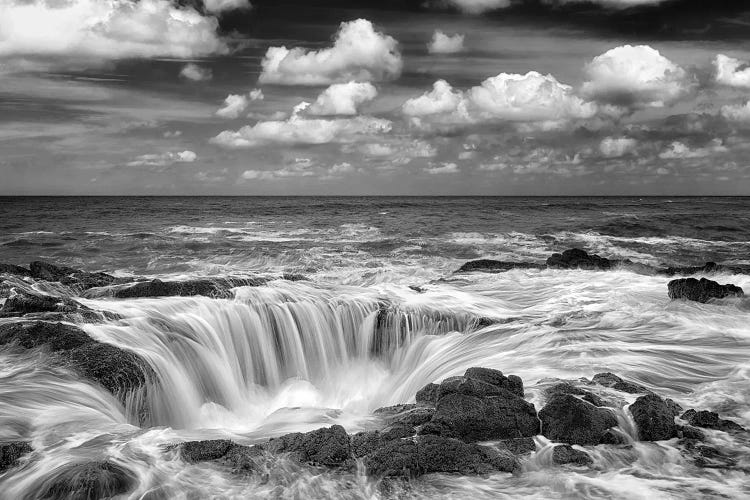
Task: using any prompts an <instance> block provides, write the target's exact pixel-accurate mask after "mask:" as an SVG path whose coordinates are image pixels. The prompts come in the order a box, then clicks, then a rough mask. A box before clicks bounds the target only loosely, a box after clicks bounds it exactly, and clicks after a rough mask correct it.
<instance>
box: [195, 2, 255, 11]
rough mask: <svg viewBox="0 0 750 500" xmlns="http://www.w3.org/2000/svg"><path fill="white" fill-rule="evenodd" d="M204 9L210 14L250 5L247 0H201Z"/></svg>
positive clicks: (244, 7)
mask: <svg viewBox="0 0 750 500" xmlns="http://www.w3.org/2000/svg"><path fill="white" fill-rule="evenodd" d="M203 5H204V6H205V8H206V11H208V12H210V13H212V14H218V13H221V12H227V11H230V10H242V9H249V8H250V7H252V5H251V4H250V2H249V0H203Z"/></svg>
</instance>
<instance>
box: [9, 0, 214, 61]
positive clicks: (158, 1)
mask: <svg viewBox="0 0 750 500" xmlns="http://www.w3.org/2000/svg"><path fill="white" fill-rule="evenodd" d="M217 28H218V21H217V20H216V18H214V17H211V16H204V15H202V14H200V13H199V12H197V11H196V10H194V9H193V8H190V7H176V6H175V5H173V4H172V2H171V1H169V0H141V1H139V2H135V1H133V0H66V1H45V0H4V1H3V2H1V3H0V58H19V59H24V58H26V59H28V58H41V59H45V60H47V61H48V63H49V64H53V65H62V64H64V63H65V62H66V60H84V61H97V62H99V61H106V60H113V59H124V58H139V57H156V56H170V57H179V58H188V57H195V56H200V55H208V54H213V53H225V52H227V51H228V48H227V46H226V44H225V43H224V42H223V41H222V40H221V39H220V38H219V37H218V35H217V34H216V31H217ZM60 58H64V59H65V60H63V61H61V60H60Z"/></svg>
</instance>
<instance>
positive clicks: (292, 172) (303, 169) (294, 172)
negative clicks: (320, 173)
mask: <svg viewBox="0 0 750 500" xmlns="http://www.w3.org/2000/svg"><path fill="white" fill-rule="evenodd" d="M313 166H314V163H313V162H312V161H311V160H309V159H308V158H295V159H294V162H293V163H291V164H289V165H286V166H284V167H283V168H280V169H278V170H254V169H251V170H245V171H244V172H242V175H241V176H240V179H241V180H256V179H257V180H266V181H269V180H274V179H286V178H289V177H312V176H314V175H315V171H314V170H312V168H311V167H313Z"/></svg>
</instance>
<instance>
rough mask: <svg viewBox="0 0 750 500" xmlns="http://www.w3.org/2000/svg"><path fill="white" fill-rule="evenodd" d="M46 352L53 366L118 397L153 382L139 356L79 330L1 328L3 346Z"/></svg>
mask: <svg viewBox="0 0 750 500" xmlns="http://www.w3.org/2000/svg"><path fill="white" fill-rule="evenodd" d="M2 344H15V345H18V346H19V347H22V348H25V349H33V348H44V349H47V350H48V351H49V352H50V354H51V356H52V360H53V361H54V362H57V363H59V364H63V365H65V366H66V367H68V368H70V369H71V370H73V371H76V372H78V373H79V374H80V375H81V376H83V377H84V378H87V379H89V380H92V381H94V382H97V383H99V384H101V385H102V386H103V387H104V388H106V389H107V390H109V391H110V392H112V393H113V394H115V395H121V394H124V393H125V392H129V391H132V390H135V389H138V388H140V387H142V386H143V385H145V383H146V381H147V380H148V379H150V378H151V376H152V372H151V369H150V368H149V366H148V364H147V363H146V362H145V361H144V360H143V359H141V358H140V357H139V356H138V355H137V354H135V353H132V352H129V351H125V350H123V349H120V348H118V347H115V346H113V345H110V344H104V343H102V342H98V341H96V340H94V339H92V338H91V337H89V336H88V335H87V334H86V332H84V331H83V330H81V329H80V328H78V327H76V326H73V325H67V324H64V323H48V322H45V321H20V322H16V323H6V324H1V325H0V345H2Z"/></svg>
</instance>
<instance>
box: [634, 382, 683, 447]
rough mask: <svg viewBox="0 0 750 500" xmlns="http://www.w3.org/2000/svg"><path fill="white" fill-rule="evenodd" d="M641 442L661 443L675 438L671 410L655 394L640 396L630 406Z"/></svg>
mask: <svg viewBox="0 0 750 500" xmlns="http://www.w3.org/2000/svg"><path fill="white" fill-rule="evenodd" d="M630 413H631V414H632V415H633V420H634V421H635V424H636V426H637V427H638V437H639V439H640V440H641V441H662V440H665V439H671V438H673V437H675V436H677V426H676V425H675V423H674V414H673V413H672V408H670V406H669V405H668V404H667V402H666V401H664V400H663V399H662V398H660V397H659V396H657V395H656V394H647V395H646V396H641V397H639V398H638V399H636V400H635V402H634V403H633V404H632V405H630Z"/></svg>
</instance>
